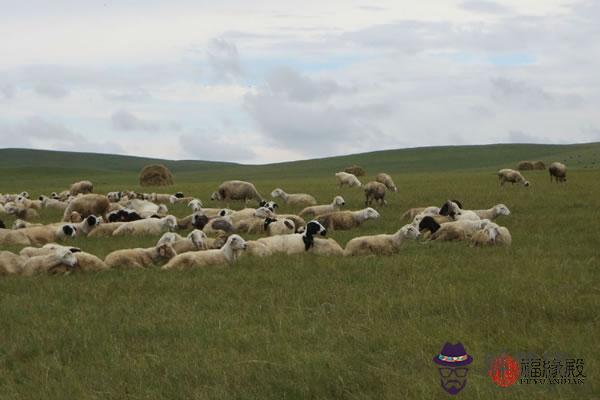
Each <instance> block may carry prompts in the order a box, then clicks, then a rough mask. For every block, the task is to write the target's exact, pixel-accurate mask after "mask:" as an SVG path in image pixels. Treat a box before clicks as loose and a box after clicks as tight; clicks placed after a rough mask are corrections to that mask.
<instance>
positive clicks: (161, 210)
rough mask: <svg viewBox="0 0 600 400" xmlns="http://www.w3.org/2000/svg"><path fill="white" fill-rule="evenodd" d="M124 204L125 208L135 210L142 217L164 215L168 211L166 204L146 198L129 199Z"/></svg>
mask: <svg viewBox="0 0 600 400" xmlns="http://www.w3.org/2000/svg"><path fill="white" fill-rule="evenodd" d="M126 206H127V208H130V209H132V210H135V212H137V213H138V214H139V215H140V217H142V218H149V217H152V216H162V217H164V216H165V215H166V214H167V213H168V212H169V210H168V208H167V206H165V205H164V204H158V205H157V204H154V203H153V202H151V201H148V200H140V199H134V200H130V201H128V202H127V203H126Z"/></svg>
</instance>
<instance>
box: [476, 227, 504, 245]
mask: <svg viewBox="0 0 600 400" xmlns="http://www.w3.org/2000/svg"><path fill="white" fill-rule="evenodd" d="M511 244H512V236H511V234H510V232H509V230H508V229H507V228H505V227H503V226H499V225H497V224H495V223H491V224H488V225H487V226H486V227H485V228H484V229H480V230H478V231H477V232H475V234H473V237H471V246H510V245H511Z"/></svg>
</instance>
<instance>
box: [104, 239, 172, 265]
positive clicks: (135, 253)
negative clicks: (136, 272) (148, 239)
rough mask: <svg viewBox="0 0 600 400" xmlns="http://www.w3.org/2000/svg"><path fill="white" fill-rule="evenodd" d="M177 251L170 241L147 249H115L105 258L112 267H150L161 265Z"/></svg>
mask: <svg viewBox="0 0 600 400" xmlns="http://www.w3.org/2000/svg"><path fill="white" fill-rule="evenodd" d="M176 255H177V253H176V252H175V250H174V249H173V247H172V246H171V245H170V244H169V243H164V244H161V245H160V246H154V247H150V248H147V249H142V248H138V249H123V250H117V251H113V252H112V253H110V254H108V255H107V256H106V258H105V259H104V262H105V263H106V265H108V266H109V267H110V268H123V269H131V268H148V267H151V266H152V265H160V264H161V263H162V262H163V261H168V260H170V259H172V258H173V257H175V256H176Z"/></svg>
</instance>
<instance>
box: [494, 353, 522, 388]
mask: <svg viewBox="0 0 600 400" xmlns="http://www.w3.org/2000/svg"><path fill="white" fill-rule="evenodd" d="M488 375H489V376H490V377H491V378H492V380H493V381H494V383H495V384H496V385H498V386H500V387H509V386H511V385H513V384H514V383H515V382H516V381H517V379H519V376H520V375H521V368H520V367H519V363H518V362H517V360H515V359H514V358H512V357H511V356H509V355H501V356H500V357H498V358H496V359H495V360H494V361H492V364H491V365H490V369H489V371H488Z"/></svg>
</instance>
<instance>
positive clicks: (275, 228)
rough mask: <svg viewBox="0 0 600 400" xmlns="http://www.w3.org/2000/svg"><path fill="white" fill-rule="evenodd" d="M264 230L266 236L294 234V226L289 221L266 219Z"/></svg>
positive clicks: (292, 222) (285, 219)
mask: <svg viewBox="0 0 600 400" xmlns="http://www.w3.org/2000/svg"><path fill="white" fill-rule="evenodd" d="M264 230H265V231H266V232H267V235H268V236H275V235H287V234H290V233H295V232H296V224H294V221H292V220H291V219H287V218H284V219H277V218H275V219H273V218H266V219H265V222H264Z"/></svg>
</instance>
